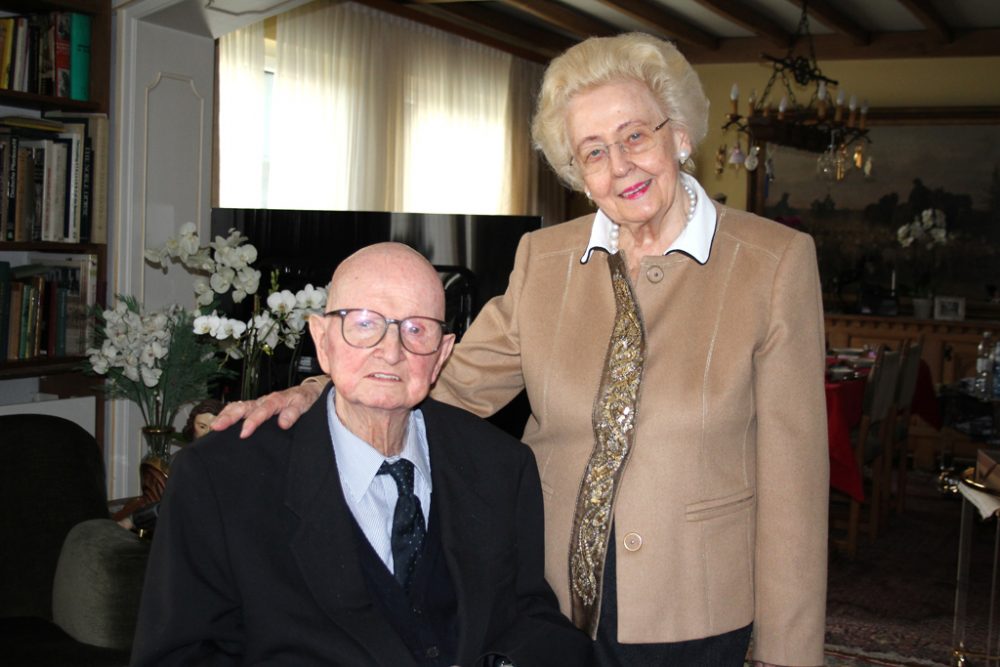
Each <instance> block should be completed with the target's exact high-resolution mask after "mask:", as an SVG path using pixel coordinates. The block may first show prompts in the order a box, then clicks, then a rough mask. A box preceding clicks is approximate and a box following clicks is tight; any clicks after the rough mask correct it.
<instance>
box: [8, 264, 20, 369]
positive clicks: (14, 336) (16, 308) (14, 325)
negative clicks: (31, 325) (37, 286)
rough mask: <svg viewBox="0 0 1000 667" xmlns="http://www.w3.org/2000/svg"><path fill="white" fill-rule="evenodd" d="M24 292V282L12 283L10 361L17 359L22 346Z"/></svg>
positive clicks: (9, 332) (9, 330)
mask: <svg viewBox="0 0 1000 667" xmlns="http://www.w3.org/2000/svg"><path fill="white" fill-rule="evenodd" d="M23 294H24V283H21V282H17V281H13V282H11V284H10V316H9V317H8V318H7V330H8V334H7V353H6V357H7V360H8V361H13V360H16V359H17V354H18V351H19V350H20V348H21V297H22V296H23Z"/></svg>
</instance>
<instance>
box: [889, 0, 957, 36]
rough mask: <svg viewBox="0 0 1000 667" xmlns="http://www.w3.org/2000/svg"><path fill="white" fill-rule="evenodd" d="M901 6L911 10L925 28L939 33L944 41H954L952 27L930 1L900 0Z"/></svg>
mask: <svg viewBox="0 0 1000 667" xmlns="http://www.w3.org/2000/svg"><path fill="white" fill-rule="evenodd" d="M899 4H901V5H903V6H904V7H906V8H907V9H908V10H910V13H911V14H913V15H914V16H915V17H917V20H918V21H920V22H921V23H923V24H924V27H925V28H927V29H928V30H930V31H932V32H935V33H937V35H938V36H939V37H940V38H941V39H943V40H944V41H946V42H950V41H951V40H952V39H953V35H952V31H951V27H950V26H949V25H948V22H947V21H945V20H944V17H943V16H941V13H940V12H938V10H937V8H935V7H934V5H932V4H931V3H930V0H899Z"/></svg>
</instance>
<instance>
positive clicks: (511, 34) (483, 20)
mask: <svg viewBox="0 0 1000 667" xmlns="http://www.w3.org/2000/svg"><path fill="white" fill-rule="evenodd" d="M427 4H431V3H427ZM433 4H434V8H433V10H432V11H435V12H436V13H440V14H442V15H445V14H449V15H451V16H452V17H454V19H456V20H457V21H459V22H464V23H466V24H467V25H468V26H469V27H470V28H472V29H474V30H480V31H482V32H486V33H488V34H489V33H492V34H495V35H496V36H498V37H500V38H501V39H505V40H510V41H512V42H514V43H516V44H520V45H521V46H523V47H525V48H528V49H534V50H538V51H541V52H543V53H544V54H545V55H547V56H548V57H549V58H554V57H555V56H557V55H559V54H560V53H562V52H563V51H565V50H566V49H568V48H569V47H571V46H573V45H574V44H576V43H577V40H575V39H573V38H571V37H566V36H565V35H563V34H562V33H558V32H555V31H552V30H546V29H545V28H543V27H541V26H539V25H537V24H534V23H528V22H527V21H523V20H521V19H519V18H517V17H515V16H513V15H512V14H509V13H506V12H500V11H497V10H495V9H491V8H489V7H488V6H487V5H486V3H478V2H441V1H440V0H436V2H434V3H433Z"/></svg>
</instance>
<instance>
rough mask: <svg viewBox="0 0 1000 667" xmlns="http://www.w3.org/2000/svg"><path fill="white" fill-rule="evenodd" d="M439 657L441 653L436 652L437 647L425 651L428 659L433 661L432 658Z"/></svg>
mask: <svg viewBox="0 0 1000 667" xmlns="http://www.w3.org/2000/svg"><path fill="white" fill-rule="evenodd" d="M440 655H441V651H439V650H438V647H437V646H431V647H430V648H429V649H427V657H428V658H432V659H433V658H437V657H439V656H440Z"/></svg>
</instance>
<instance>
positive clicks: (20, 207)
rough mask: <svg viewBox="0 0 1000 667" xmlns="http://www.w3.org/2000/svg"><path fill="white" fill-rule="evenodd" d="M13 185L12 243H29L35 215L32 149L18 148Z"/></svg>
mask: <svg viewBox="0 0 1000 667" xmlns="http://www.w3.org/2000/svg"><path fill="white" fill-rule="evenodd" d="M16 165H17V166H16V168H15V169H16V171H15V184H14V241H15V242H20V241H30V240H31V227H32V225H33V224H34V215H35V184H34V171H35V162H34V149H33V148H32V147H30V146H23V145H21V146H18V149H17V162H16Z"/></svg>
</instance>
